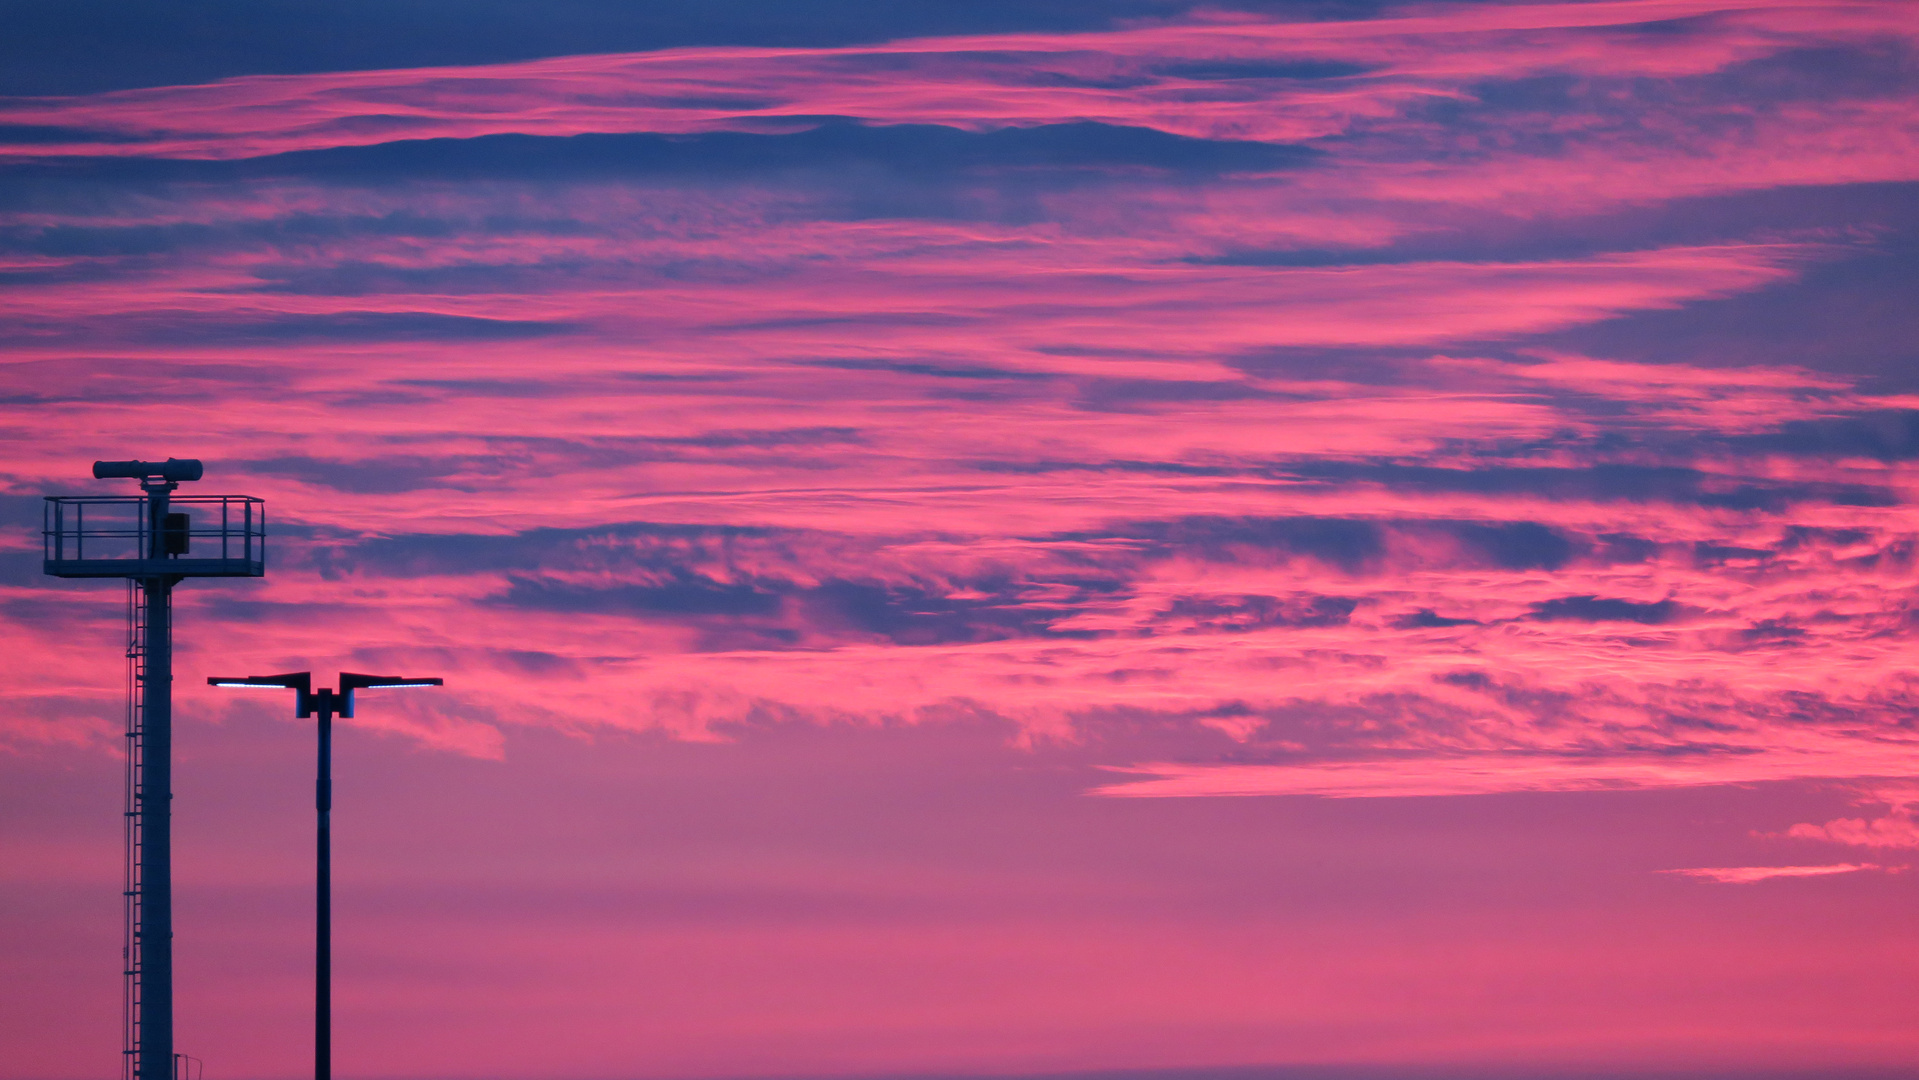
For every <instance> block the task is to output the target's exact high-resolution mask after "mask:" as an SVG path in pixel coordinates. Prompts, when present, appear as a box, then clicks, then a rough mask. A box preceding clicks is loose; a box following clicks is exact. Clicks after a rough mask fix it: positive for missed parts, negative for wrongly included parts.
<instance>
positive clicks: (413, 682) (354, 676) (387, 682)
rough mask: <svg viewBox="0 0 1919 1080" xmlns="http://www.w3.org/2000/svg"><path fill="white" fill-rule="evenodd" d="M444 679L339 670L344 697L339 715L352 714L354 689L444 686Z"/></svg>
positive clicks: (350, 716) (341, 692)
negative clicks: (364, 673)
mask: <svg viewBox="0 0 1919 1080" xmlns="http://www.w3.org/2000/svg"><path fill="white" fill-rule="evenodd" d="M444 685H446V680H444V679H440V678H433V677H424V678H413V677H409V676H406V675H361V674H359V673H357V672H352V671H342V672H340V696H341V697H342V698H344V699H345V701H344V703H343V705H342V708H341V709H340V715H341V716H344V717H347V718H349V719H351V718H352V716H353V692H354V691H355V690H388V689H398V688H400V687H406V686H444Z"/></svg>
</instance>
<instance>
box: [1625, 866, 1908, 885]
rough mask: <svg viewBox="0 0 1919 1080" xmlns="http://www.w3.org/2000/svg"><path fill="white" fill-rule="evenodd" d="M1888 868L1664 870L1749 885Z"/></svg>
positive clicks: (1752, 867) (1726, 883)
mask: <svg viewBox="0 0 1919 1080" xmlns="http://www.w3.org/2000/svg"><path fill="white" fill-rule="evenodd" d="M1886 869H1888V868H1887V867H1883V866H1879V865H1877V864H1875V863H1834V864H1832V865H1831V866H1700V867H1694V868H1692V869H1687V870H1665V871H1661V872H1662V873H1667V874H1684V875H1686V876H1687V877H1696V878H1704V879H1705V880H1707V881H1716V882H1718V883H1719V884H1721V885H1750V884H1752V883H1753V882H1756V881H1768V880H1770V879H1772V878H1796V877H1825V876H1827V875H1830V874H1852V873H1857V872H1859V871H1861V870H1886ZM1893 869H1897V868H1896V867H1895V868H1893Z"/></svg>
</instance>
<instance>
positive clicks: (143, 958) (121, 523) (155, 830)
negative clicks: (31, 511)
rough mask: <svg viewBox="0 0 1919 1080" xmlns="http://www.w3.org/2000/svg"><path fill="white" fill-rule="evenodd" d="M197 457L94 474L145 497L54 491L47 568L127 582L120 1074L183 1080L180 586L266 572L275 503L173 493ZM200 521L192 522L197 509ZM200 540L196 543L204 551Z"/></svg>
mask: <svg viewBox="0 0 1919 1080" xmlns="http://www.w3.org/2000/svg"><path fill="white" fill-rule="evenodd" d="M202 471H203V470H202V468H201V465H200V463H199V462H198V461H193V460H176V459H174V458H168V459H167V460H165V461H96V462H94V463H93V476H94V478H95V479H96V480H109V479H121V480H138V481H139V482H140V490H141V492H142V494H139V495H105V496H100V495H90V496H77V497H64V496H48V497H47V501H46V506H45V515H44V517H43V518H42V522H41V526H42V527H41V535H42V539H43V543H44V551H43V554H44V556H45V563H44V567H43V569H44V570H45V572H46V573H48V574H51V575H53V576H55V577H67V578H100V577H108V578H112V577H117V578H125V579H126V582H127V799H126V823H127V824H126V844H127V849H126V890H125V894H126V947H125V957H126V964H125V968H124V971H125V980H126V985H125V998H124V1013H123V1029H124V1030H123V1045H122V1048H121V1062H122V1065H121V1075H122V1077H124V1078H128V1080H174V1070H175V1058H176V1055H175V1053H174V1049H173V837H172V828H171V811H172V806H171V804H172V799H173V621H172V620H173V587H174V586H175V585H176V584H178V583H179V582H180V581H181V580H183V579H185V578H189V577H263V576H265V574H266V506H265V504H264V503H263V502H262V501H261V500H259V499H255V498H252V497H250V496H244V495H188V496H175V495H174V494H173V492H174V490H175V489H177V488H178V487H179V486H180V484H181V483H183V482H187V481H193V480H198V479H200V476H201V474H202ZM196 513H197V514H198V518H199V520H198V521H197V522H196V521H195V514H196ZM196 541H197V542H198V546H199V550H198V551H195V550H194V547H195V543H196Z"/></svg>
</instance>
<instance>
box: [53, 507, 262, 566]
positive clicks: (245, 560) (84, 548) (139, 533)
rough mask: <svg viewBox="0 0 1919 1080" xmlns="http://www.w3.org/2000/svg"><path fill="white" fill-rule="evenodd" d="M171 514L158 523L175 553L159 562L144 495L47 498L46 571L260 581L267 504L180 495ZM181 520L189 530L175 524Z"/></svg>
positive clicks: (167, 543) (169, 510) (171, 509)
mask: <svg viewBox="0 0 1919 1080" xmlns="http://www.w3.org/2000/svg"><path fill="white" fill-rule="evenodd" d="M167 510H168V515H167V517H168V518H169V519H172V520H170V521H163V522H161V523H160V526H161V528H162V530H163V531H164V532H165V533H166V535H165V536H164V537H163V538H162V539H163V541H165V542H166V545H165V546H170V547H171V548H172V551H173V553H172V554H168V555H166V556H164V557H162V558H159V559H156V558H154V556H153V553H154V551H155V545H154V542H153V541H154V536H153V529H154V522H153V521H152V520H151V519H150V518H149V517H148V514H147V499H146V497H145V496H143V495H76V496H63V495H50V496H48V497H47V500H46V504H45V507H44V513H43V516H42V518H41V530H40V534H41V539H42V549H43V550H42V553H43V555H44V557H45V559H46V569H47V572H48V573H49V574H55V575H59V576H69V577H108V576H122V575H125V576H130V577H131V576H142V575H143V574H148V573H177V574H182V575H187V576H195V577H198V576H223V577H224V576H240V577H258V576H260V575H261V574H264V573H265V572H266V502H265V500H263V499H258V498H255V497H254V496H251V495H175V496H173V497H172V498H170V499H168V500H167ZM181 515H184V516H185V518H186V521H185V527H184V528H176V527H171V526H174V525H175V523H177V522H178V519H179V516H181ZM182 548H184V549H185V550H181V549H182Z"/></svg>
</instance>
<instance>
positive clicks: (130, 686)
mask: <svg viewBox="0 0 1919 1080" xmlns="http://www.w3.org/2000/svg"><path fill="white" fill-rule="evenodd" d="M146 672H147V605H146V602H145V598H144V596H143V595H142V591H141V587H140V581H139V579H137V578H128V579H127V783H126V865H125V868H124V871H123V873H124V875H125V877H124V881H125V883H126V889H125V910H124V912H123V915H122V923H123V926H124V934H125V936H124V938H123V940H122V944H121V949H120V955H121V957H122V958H123V959H124V961H125V962H124V963H123V964H122V968H123V971H122V974H123V983H122V988H121V996H120V1080H135V1078H136V1077H138V1076H139V1075H140V1020H141V1016H140V999H141V993H140V992H141V989H142V986H141V975H142V973H143V967H142V964H141V956H140V952H141V949H140V946H141V933H140V931H141V926H140V915H141V912H142V910H143V909H144V906H145V905H143V904H142V903H141V902H140V900H141V896H140V891H141V890H140V885H141V881H140V863H141V859H140V848H141V841H142V840H143V839H144V836H143V834H144V832H145V828H144V826H145V821H144V818H143V815H142V813H141V810H142V804H141V791H140V775H141V768H140V766H141V763H142V760H143V758H144V757H145V749H146V748H145V745H144V744H145V738H144V736H145V728H146V725H145V720H146V693H145V690H146Z"/></svg>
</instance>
